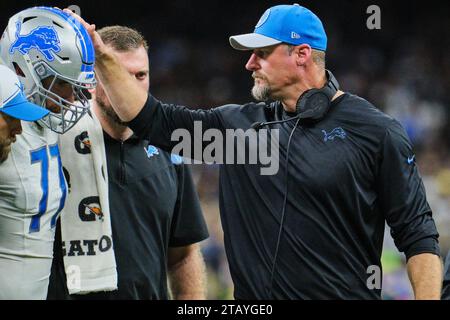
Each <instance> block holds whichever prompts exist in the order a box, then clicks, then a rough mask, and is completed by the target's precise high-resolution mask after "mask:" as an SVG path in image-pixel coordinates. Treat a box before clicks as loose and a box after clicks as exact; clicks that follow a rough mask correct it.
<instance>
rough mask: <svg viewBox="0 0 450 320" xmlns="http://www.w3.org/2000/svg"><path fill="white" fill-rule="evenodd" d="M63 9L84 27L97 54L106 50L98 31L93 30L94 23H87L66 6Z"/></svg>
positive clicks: (99, 54)
mask: <svg viewBox="0 0 450 320" xmlns="http://www.w3.org/2000/svg"><path fill="white" fill-rule="evenodd" d="M63 11H64V12H66V13H68V14H70V15H71V16H72V17H74V18H75V19H76V20H78V21H79V22H80V23H81V24H82V25H83V26H84V27H85V28H86V30H87V32H88V33H89V36H90V37H91V40H92V44H93V45H94V49H95V53H96V55H97V56H101V55H102V54H104V53H106V52H108V47H107V46H106V45H105V43H104V42H103V40H102V38H101V37H100V35H99V34H98V32H97V31H95V24H89V23H87V22H86V21H85V20H84V19H83V18H81V17H80V16H79V15H78V14H76V13H75V12H73V11H72V10H70V9H67V8H66V9H64V10H63Z"/></svg>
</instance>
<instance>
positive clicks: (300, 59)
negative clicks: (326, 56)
mask: <svg viewBox="0 0 450 320" xmlns="http://www.w3.org/2000/svg"><path fill="white" fill-rule="evenodd" d="M293 54H294V55H295V61H296V63H297V65H298V66H304V65H305V64H306V63H307V62H308V61H309V60H310V59H311V55H312V49H311V46H310V45H308V44H301V45H298V46H295V47H294V52H293Z"/></svg>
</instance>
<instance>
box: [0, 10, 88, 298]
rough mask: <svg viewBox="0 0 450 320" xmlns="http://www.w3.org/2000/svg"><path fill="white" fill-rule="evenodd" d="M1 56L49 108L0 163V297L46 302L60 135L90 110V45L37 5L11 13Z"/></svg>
mask: <svg viewBox="0 0 450 320" xmlns="http://www.w3.org/2000/svg"><path fill="white" fill-rule="evenodd" d="M0 57H1V60H3V63H5V64H6V65H7V66H8V67H9V68H11V69H12V70H15V72H16V74H17V75H18V76H19V79H20V80H21V82H22V83H23V85H24V92H25V94H26V95H27V97H28V98H29V100H31V101H32V102H34V103H35V104H38V105H41V106H43V107H46V108H47V109H48V110H50V111H51V112H50V113H49V115H48V116H46V117H45V118H43V119H41V120H38V121H36V122H22V134H21V135H20V136H18V137H17V141H16V143H14V144H13V145H12V147H11V154H10V156H9V157H8V159H7V160H6V161H5V162H4V163H2V164H1V165H0V270H1V273H0V299H45V298H46V295H47V288H48V282H49V276H50V269H51V264H52V257H53V241H54V235H55V225H56V220H57V218H58V215H59V213H60V212H61V210H62V209H63V207H64V203H65V198H66V194H67V184H66V180H65V178H64V174H63V170H62V165H61V158H60V152H59V148H58V133H59V134H62V133H64V132H66V131H68V130H69V129H70V128H72V127H73V126H74V125H75V124H76V123H77V121H78V120H79V119H80V118H81V117H82V116H83V115H85V114H86V112H87V111H88V99H87V97H86V96H85V94H84V92H85V90H88V89H91V88H93V87H94V86H95V75H94V61H95V56H94V48H93V46H92V42H91V40H90V38H89V35H88V34H87V32H86V30H85V29H84V27H83V26H82V25H81V24H79V23H78V22H77V21H76V20H74V19H73V18H72V17H71V16H69V15H68V14H67V13H65V12H63V11H61V10H59V9H55V8H49V7H34V8H30V9H26V10H23V11H21V12H19V13H17V14H16V15H14V16H13V17H11V18H10V20H9V22H8V26H7V28H6V30H5V31H4V33H3V36H2V38H1V40H0Z"/></svg>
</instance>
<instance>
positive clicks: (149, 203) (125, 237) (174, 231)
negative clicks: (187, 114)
mask: <svg viewBox="0 0 450 320" xmlns="http://www.w3.org/2000/svg"><path fill="white" fill-rule="evenodd" d="M104 140H105V150H106V160H107V166H108V180H109V203H110V213H111V227H112V235H113V242H114V254H115V258H116V264H117V273H118V290H117V291H113V292H102V293H93V294H88V295H71V296H69V295H68V291H67V287H66V278H65V272H64V265H63V257H62V254H61V232H60V227H59V223H58V227H57V231H56V239H55V250H54V260H53V266H52V274H51V278H50V286H49V293H48V298H49V299H167V298H168V297H169V296H168V290H167V272H166V271H167V267H166V266H167V254H168V247H179V246H186V245H190V244H193V243H196V242H199V241H201V240H204V239H206V238H207V237H208V232H207V228H206V224H205V221H204V219H203V216H202V212H201V208H200V204H199V200H198V196H197V193H196V188H195V185H194V183H193V180H192V177H191V174H190V171H189V169H188V167H187V166H186V165H184V164H183V163H182V161H181V158H180V157H178V156H173V155H170V154H169V153H167V152H164V151H163V150H160V149H158V148H156V147H154V146H151V145H150V146H149V143H148V141H145V140H141V139H138V138H137V137H136V136H132V137H131V138H129V139H128V140H126V141H124V142H121V141H117V140H115V139H113V138H111V137H110V136H109V135H108V134H106V133H104Z"/></svg>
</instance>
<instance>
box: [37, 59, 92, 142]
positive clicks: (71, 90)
mask: <svg viewBox="0 0 450 320" xmlns="http://www.w3.org/2000/svg"><path fill="white" fill-rule="evenodd" d="M43 68H46V69H47V71H46V72H45V73H42V70H43ZM35 69H37V70H40V73H41V74H43V78H42V79H40V81H39V82H38V84H37V85H36V86H35V88H34V90H33V92H30V93H29V99H30V100H31V101H33V102H34V103H36V104H38V105H41V106H42V107H44V108H47V109H49V110H50V113H49V115H48V116H47V117H45V118H43V119H41V120H39V122H40V123H41V124H43V125H45V126H46V127H48V128H49V129H51V130H52V131H54V132H56V133H60V134H62V133H65V132H67V131H68V130H70V129H71V128H72V127H73V126H74V125H75V124H76V123H77V122H78V120H80V119H81V118H82V117H83V116H84V115H85V113H87V112H88V110H89V99H88V98H87V96H86V94H85V92H86V91H87V90H90V89H93V88H95V85H96V82H95V80H94V81H93V82H91V83H78V82H75V81H72V80H71V79H68V78H65V77H63V76H61V75H59V74H56V73H55V72H54V71H53V70H51V68H50V67H48V66H43V64H38V65H37V66H36V67H35ZM36 74H38V72H36ZM59 87H64V90H63V91H64V93H61V91H62V90H60V89H58V88H59Z"/></svg>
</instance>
